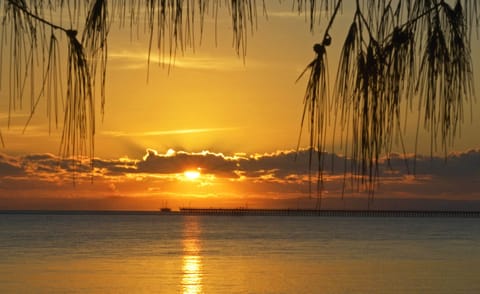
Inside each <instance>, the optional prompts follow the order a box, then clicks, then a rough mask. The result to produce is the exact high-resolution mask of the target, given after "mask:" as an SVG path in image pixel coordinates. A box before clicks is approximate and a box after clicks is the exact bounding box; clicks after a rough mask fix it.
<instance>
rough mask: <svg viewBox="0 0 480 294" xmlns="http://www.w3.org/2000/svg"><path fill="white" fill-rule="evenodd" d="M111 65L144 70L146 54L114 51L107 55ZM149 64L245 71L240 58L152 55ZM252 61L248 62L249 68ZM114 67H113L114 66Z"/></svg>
mask: <svg viewBox="0 0 480 294" xmlns="http://www.w3.org/2000/svg"><path fill="white" fill-rule="evenodd" d="M108 56H109V58H110V60H112V62H113V63H115V62H117V63H119V64H120V65H119V67H121V68H130V69H135V68H145V67H147V64H148V53H147V52H136V51H114V52H110V53H109V54H108ZM150 63H151V64H160V65H164V66H166V67H169V66H171V67H173V68H186V69H198V70H217V71H240V70H245V65H244V63H243V60H242V59H241V58H237V57H227V56H224V57H222V56H215V57H213V56H200V55H195V56H177V57H174V58H173V57H172V58H170V57H162V56H159V55H158V54H155V53H152V54H151V55H150ZM251 64H252V61H249V66H251ZM114 66H115V65H114Z"/></svg>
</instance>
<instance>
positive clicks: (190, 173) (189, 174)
mask: <svg viewBox="0 0 480 294" xmlns="http://www.w3.org/2000/svg"><path fill="white" fill-rule="evenodd" d="M183 175H184V176H185V178H187V179H189V180H192V181H193V180H196V179H198V178H199V177H200V171H199V170H187V171H185V172H184V173H183Z"/></svg>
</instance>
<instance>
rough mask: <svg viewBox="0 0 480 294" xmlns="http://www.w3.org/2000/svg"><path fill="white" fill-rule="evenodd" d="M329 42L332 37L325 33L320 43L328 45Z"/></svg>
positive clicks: (330, 42)
mask: <svg viewBox="0 0 480 294" xmlns="http://www.w3.org/2000/svg"><path fill="white" fill-rule="evenodd" d="M330 44H332V37H330V35H328V34H327V35H326V36H325V39H323V43H322V45H323V46H330Z"/></svg>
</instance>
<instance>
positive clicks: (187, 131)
mask: <svg viewBox="0 0 480 294" xmlns="http://www.w3.org/2000/svg"><path fill="white" fill-rule="evenodd" d="M237 129H238V128H200V129H178V130H164V131H148V132H136V133H133V132H132V133H129V132H120V131H104V132H102V134H103V135H107V136H113V137H157V136H167V135H185V134H199V133H211V132H224V131H232V130H237Z"/></svg>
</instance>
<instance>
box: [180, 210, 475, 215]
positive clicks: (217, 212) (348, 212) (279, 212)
mask: <svg viewBox="0 0 480 294" xmlns="http://www.w3.org/2000/svg"><path fill="white" fill-rule="evenodd" d="M179 213H180V214H183V215H225V216H328V217H480V211H418V210H318V209H252V208H180V211H179Z"/></svg>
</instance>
